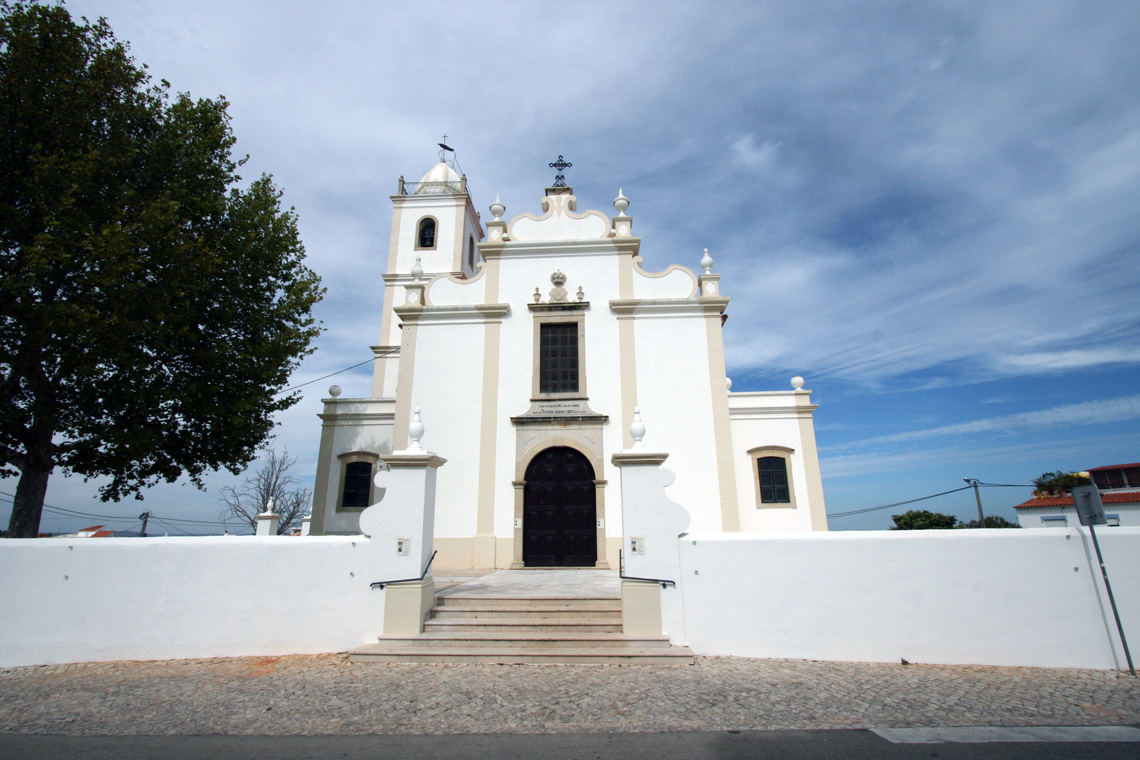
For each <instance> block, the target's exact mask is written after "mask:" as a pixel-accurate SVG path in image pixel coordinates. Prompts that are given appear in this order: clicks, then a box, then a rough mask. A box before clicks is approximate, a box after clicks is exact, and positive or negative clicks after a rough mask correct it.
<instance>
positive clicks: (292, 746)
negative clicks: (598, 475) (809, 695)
mask: <svg viewBox="0 0 1140 760" xmlns="http://www.w3.org/2000/svg"><path fill="white" fill-rule="evenodd" d="M1131 730H1132V731H1133V732H1135V733H1138V734H1140V730H1138V729H1131ZM1138 749H1140V745H1138V744H1137V743H1135V742H1130V743H1120V742H1114V743H1103V742H1076V743H1072V742H1055V743H1041V742H1030V743H1002V742H999V743H987V744H972V743H971V744H938V745H931V744H892V743H889V742H888V741H886V740H884V739H883V738H881V737H879V736H877V735H875V734H874V733H872V732H870V731H858V730H834V731H743V732H737V733H729V732H725V731H718V732H701V733H623V734H557V735H552V734H529V735H528V734H522V735H519V734H513V735H512V734H477V735H465V734H443V735H428V736H283V737H282V736H99V737H95V736H27V735H9V736H3V735H0V756H2V757H4V758H5V759H6V760H25V759H26V760H54V759H55V758H72V757H83V758H87V760H120V758H155V760H184V759H186V760H189V759H190V758H194V759H197V758H201V757H209V758H211V760H231V758H232V759H233V760H238V759H239V758H240V760H247V759H248V758H282V759H283V760H308V759H309V758H338V759H340V760H356V759H357V758H359V759H360V760H365V759H366V758H367V760H388V759H389V758H390V759H391V760H407V758H415V759H416V760H437V759H442V758H461V759H462V760H515V759H516V758H517V759H518V760H536V759H541V760H586V759H589V760H595V759H596V758H597V759H600V758H607V759H608V758H615V759H616V758H621V760H641V759H642V758H645V759H648V758H653V759H654V760H756V758H782V759H784V760H918V759H919V758H923V759H925V758H930V757H937V758H940V760H1018V759H1021V758H1033V760H1060V759H1061V758H1066V759H1069V758H1089V759H1090V760H1094V759H1095V760H1134V758H1136V757H1137V754H1138V752H1137V751H1138Z"/></svg>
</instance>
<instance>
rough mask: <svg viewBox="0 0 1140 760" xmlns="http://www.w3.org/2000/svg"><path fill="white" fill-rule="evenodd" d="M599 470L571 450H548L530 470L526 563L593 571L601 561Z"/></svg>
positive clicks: (525, 515)
mask: <svg viewBox="0 0 1140 760" xmlns="http://www.w3.org/2000/svg"><path fill="white" fill-rule="evenodd" d="M594 498H595V497H594V468H593V467H591V466H590V462H589V461H588V460H587V459H586V457H584V456H583V455H582V454H580V453H579V452H577V451H575V450H574V449H571V448H568V447H566V446H556V447H554V448H550V449H546V450H545V451H543V452H542V453H540V454H539V455H538V456H536V457H535V458H534V459H533V460H531V463H530V466H529V467H527V468H526V490H525V491H524V495H523V563H524V564H525V565H526V566H527V567H593V566H594V565H595V564H596V563H597V560H598V529H597V511H598V510H597V504H596V502H595V501H594Z"/></svg>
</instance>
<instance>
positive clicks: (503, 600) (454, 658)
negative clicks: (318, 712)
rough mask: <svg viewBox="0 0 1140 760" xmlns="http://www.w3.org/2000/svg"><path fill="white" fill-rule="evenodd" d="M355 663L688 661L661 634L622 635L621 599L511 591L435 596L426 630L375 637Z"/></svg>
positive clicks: (685, 651)
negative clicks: (410, 634)
mask: <svg viewBox="0 0 1140 760" xmlns="http://www.w3.org/2000/svg"><path fill="white" fill-rule="evenodd" d="M350 657H351V659H352V660H353V661H354V662H421V663H431V662H434V663H465V662H488V663H500V664H521V663H565V664H611V665H638V664H646V665H689V664H691V663H692V662H693V653H692V652H691V651H690V650H689V648H688V647H675V646H672V645H670V643H669V638H668V637H667V636H626V635H624V634H623V633H622V619H621V600H620V599H599V598H590V597H568V596H560V597H554V596H539V597H526V598H523V597H519V596H517V595H509V596H507V595H491V594H488V595H470V594H465V595H462V596H459V595H456V596H442V595H441V596H438V597H437V598H436V604H435V606H434V607H433V608H432V610H431V615H430V617H429V618H428V620H427V621H425V623H424V632H423V633H421V634H419V635H416V636H380V637H379V639H378V640H377V642H376V643H374V644H366V645H364V646H362V647H360V648H358V649H356V650H354V651H353V652H351V653H350Z"/></svg>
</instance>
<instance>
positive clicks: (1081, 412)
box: [829, 395, 1140, 450]
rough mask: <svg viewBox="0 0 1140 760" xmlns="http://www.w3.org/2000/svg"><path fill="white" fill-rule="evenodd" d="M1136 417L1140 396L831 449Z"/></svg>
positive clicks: (1002, 416) (926, 430)
mask: <svg viewBox="0 0 1140 760" xmlns="http://www.w3.org/2000/svg"><path fill="white" fill-rule="evenodd" d="M1136 418H1140V395H1138V396H1122V397H1120V398H1115V399H1109V400H1107V401H1082V402H1080V403H1076V404H1063V405H1061V406H1055V407H1053V408H1052V409H1038V410H1035V411H1031V412H1018V413H1017V414H1006V415H1001V416H998V417H988V418H984V419H980V420H971V421H969V422H959V423H956V424H953V425H942V426H939V427H933V428H926V429H924V430H910V431H907V432H905V433H896V434H894V435H883V436H876V437H874V438H866V439H863V440H861V441H853V442H851V443H844V444H837V445H835V446H831V447H829V448H830V449H831V450H843V449H850V448H858V447H866V446H874V445H881V444H891V443H905V442H909V441H920V440H926V439H931V438H949V437H953V436H964V435H976V434H978V433H1002V432H1011V431H1017V430H1031V429H1033V428H1042V427H1057V426H1077V425H1103V424H1106V423H1113V422H1125V421H1128V420H1134V419H1136Z"/></svg>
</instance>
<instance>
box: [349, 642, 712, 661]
mask: <svg viewBox="0 0 1140 760" xmlns="http://www.w3.org/2000/svg"><path fill="white" fill-rule="evenodd" d="M349 658H350V659H351V660H352V661H353V662H417V663H464V662H483V663H498V664H502V665H516V664H525V663H547V664H564V665H691V664H692V662H693V653H692V652H691V651H689V649H688V648H687V647H670V648H668V649H665V648H661V647H651V648H642V649H624V648H622V649H618V648H614V649H607V648H604V647H597V648H586V647H573V648H571V647H567V648H564V649H558V650H519V649H516V648H514V647H511V646H506V647H467V648H460V647H454V648H449V649H436V648H432V647H402V648H399V649H394V648H388V647H385V646H384V645H383V644H381V643H376V644H365V645H364V646H362V647H359V648H358V649H356V650H354V651H353V652H351V653H349Z"/></svg>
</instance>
